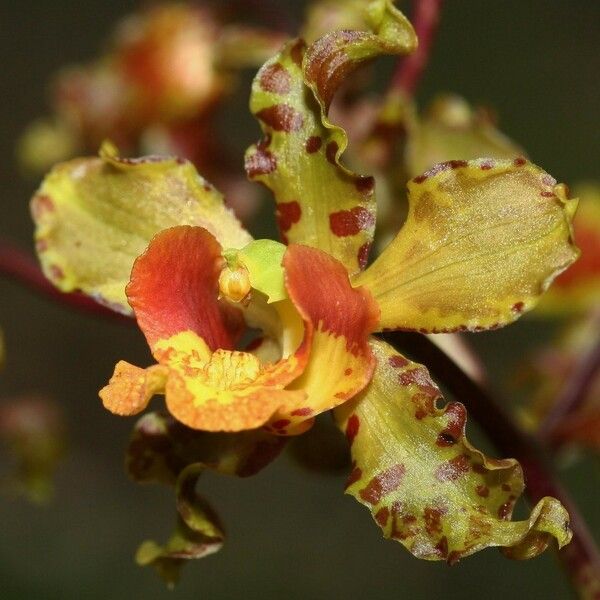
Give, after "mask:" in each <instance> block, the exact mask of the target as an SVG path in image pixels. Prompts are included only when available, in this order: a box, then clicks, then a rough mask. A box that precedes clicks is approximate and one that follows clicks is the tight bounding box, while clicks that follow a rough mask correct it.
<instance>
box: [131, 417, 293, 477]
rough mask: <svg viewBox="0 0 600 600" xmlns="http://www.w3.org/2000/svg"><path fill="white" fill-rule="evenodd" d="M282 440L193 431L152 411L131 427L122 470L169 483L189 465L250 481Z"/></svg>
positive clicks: (280, 446) (259, 432)
mask: <svg viewBox="0 0 600 600" xmlns="http://www.w3.org/2000/svg"><path fill="white" fill-rule="evenodd" d="M286 441H287V438H285V437H280V436H274V435H271V434H269V433H267V432H266V431H264V430H262V429H255V430H253V431H243V432H240V433H235V434H233V433H209V432H206V431H196V430H194V429H190V428H189V427H186V426H185V425H182V424H181V423H179V421H177V420H175V419H174V418H173V417H172V416H171V415H169V414H168V413H166V412H151V413H148V414H146V415H144V416H143V417H141V418H140V419H139V420H138V422H137V423H136V425H135V428H134V431H133V434H132V436H131V440H130V442H129V447H128V448H127V458H126V468H127V473H128V474H129V476H130V477H131V478H132V479H133V480H135V481H137V482H139V483H163V484H167V485H174V484H175V482H176V480H177V477H178V476H179V474H180V473H181V471H182V470H183V469H184V468H186V467H187V466H189V465H191V464H194V463H196V464H198V463H199V464H202V465H203V467H204V468H205V469H208V470H210V471H215V472H217V473H221V474H224V475H235V476H237V477H249V476H251V475H255V474H256V473H258V472H259V471H261V470H262V469H263V468H264V467H266V466H267V465H268V464H270V463H271V462H272V461H273V460H275V458H277V456H279V454H280V452H281V451H282V450H283V447H284V446H285V443H286Z"/></svg>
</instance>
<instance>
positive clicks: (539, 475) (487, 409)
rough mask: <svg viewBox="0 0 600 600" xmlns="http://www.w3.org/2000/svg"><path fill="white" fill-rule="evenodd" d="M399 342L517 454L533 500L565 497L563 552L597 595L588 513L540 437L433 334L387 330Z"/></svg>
mask: <svg viewBox="0 0 600 600" xmlns="http://www.w3.org/2000/svg"><path fill="white" fill-rule="evenodd" d="M382 337H383V339H385V340H386V341H387V342H389V343H390V344H392V346H394V347H395V348H404V349H406V351H407V354H409V355H410V356H411V357H413V358H415V359H416V360H418V361H419V362H422V363H424V364H426V365H427V367H428V368H429V370H430V371H431V372H432V374H433V376H434V378H435V379H437V380H438V381H439V382H441V383H442V384H443V385H444V386H445V387H446V388H447V389H448V390H449V391H450V393H451V394H452V395H453V396H455V397H456V398H458V399H460V401H461V402H462V403H463V404H464V405H465V406H466V408H467V410H468V411H469V413H470V414H471V416H472V417H473V418H474V419H475V420H476V421H477V423H479V425H480V426H481V427H482V428H483V430H484V431H485V433H486V435H487V436H488V437H489V439H490V440H491V442H492V443H493V444H494V445H495V446H496V447H497V449H498V450H499V451H500V452H501V453H502V454H504V455H510V456H514V457H515V458H516V459H517V460H518V461H519V462H520V463H521V466H522V467H523V472H524V474H525V480H526V482H527V487H526V493H527V495H528V496H529V499H530V500H531V502H533V503H534V504H535V503H537V502H538V501H539V500H541V499H542V498H543V497H544V496H553V497H555V498H557V499H558V500H560V501H561V502H562V503H563V505H564V506H565V507H566V508H567V510H568V511H569V514H570V516H571V528H572V530H573V539H572V541H571V543H570V544H568V545H567V546H566V547H565V548H563V549H562V550H560V551H559V552H558V556H559V558H560V561H561V563H562V565H563V567H564V569H565V571H566V573H567V575H568V577H569V578H570V580H571V583H572V584H573V586H574V588H575V589H576V590H577V591H578V593H579V594H580V595H581V596H582V597H586V598H596V597H598V596H597V595H594V594H597V593H598V590H600V553H599V552H598V549H597V548H596V545H595V542H594V540H593V538H592V536H591V535H590V533H589V531H588V528H587V525H586V523H585V521H584V519H583V518H582V517H581V515H580V514H579V512H578V510H577V507H576V506H575V504H574V503H573V501H572V500H571V498H570V496H569V495H568V493H567V492H566V491H565V490H564V489H563V487H562V485H561V484H560V483H559V482H558V481H557V480H556V477H555V476H554V473H553V472H552V469H551V468H550V467H549V465H548V463H547V459H546V457H545V455H544V453H543V452H542V450H541V447H540V446H539V445H538V443H537V441H536V440H535V439H534V438H533V437H531V436H529V435H528V434H526V433H525V432H524V431H522V430H521V429H520V428H519V427H518V426H517V425H516V424H515V422H514V421H513V419H512V418H511V416H510V415H509V414H508V413H507V412H506V411H505V410H504V408H503V406H506V404H501V403H499V402H498V401H497V400H496V399H494V398H493V397H492V396H491V395H490V394H489V393H488V392H487V391H486V390H484V389H483V388H482V387H481V386H480V385H479V384H478V383H476V382H475V381H473V380H472V379H471V378H470V377H469V376H468V375H466V374H465V373H464V372H463V371H462V370H461V369H460V367H458V366H457V365H456V364H455V363H454V361H453V360H452V359H451V358H449V357H448V356H447V355H446V354H445V353H444V352H443V351H442V350H441V349H440V348H438V347H437V346H436V345H435V344H434V343H433V342H432V341H431V340H429V339H428V338H426V337H425V336H423V335H420V334H417V333H404V332H402V333H401V332H393V333H386V334H383V335H382Z"/></svg>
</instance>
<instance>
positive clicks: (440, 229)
mask: <svg viewBox="0 0 600 600" xmlns="http://www.w3.org/2000/svg"><path fill="white" fill-rule="evenodd" d="M408 194H409V213H408V217H407V220H406V223H405V224H404V226H403V227H402V229H401V230H400V233H398V235H397V236H396V238H395V239H394V240H393V241H392V242H391V243H390V245H389V246H388V247H387V248H386V249H385V250H384V251H383V253H382V254H381V255H380V256H379V258H378V259H377V260H376V261H375V262H374V263H373V264H372V265H371V266H370V267H369V268H368V269H367V270H366V271H365V272H364V273H361V274H360V275H358V276H357V277H356V279H355V280H354V283H355V284H356V285H364V286H365V287H366V288H367V289H369V290H370V291H371V293H372V294H373V296H374V297H375V299H376V300H377V302H378V303H379V306H380V308H381V322H380V328H381V329H407V330H417V331H421V332H423V333H448V332H451V331H457V330H470V331H478V330H481V329H491V328H496V327H501V326H503V325H506V324H508V323H510V322H512V321H514V320H515V319H517V318H518V317H519V316H520V315H521V314H522V313H523V312H524V311H527V310H530V309H531V308H533V307H534V306H535V304H536V303H537V302H538V300H539V297H540V295H541V294H542V293H543V292H544V291H545V290H546V289H547V288H548V286H549V285H550V283H551V282H552V280H553V279H554V278H555V277H556V276H557V275H558V274H559V273H561V272H562V271H564V270H565V269H566V268H567V267H568V266H569V265H570V264H571V263H573V262H574V261H575V260H576V258H577V256H578V250H577V248H576V247H575V245H574V243H573V239H572V228H571V222H572V219H573V215H574V212H575V209H576V207H577V200H573V199H569V198H568V196H567V190H566V186H564V185H562V184H560V185H556V181H555V180H554V179H553V178H552V177H551V176H550V175H548V174H547V173H545V172H544V171H543V170H542V169H540V168H539V167H536V166H535V165H533V164H531V163H529V162H528V161H526V160H525V159H524V158H517V159H515V160H514V161H506V160H502V161H500V160H499V161H495V160H492V159H478V160H471V161H463V160H459V161H451V162H448V163H441V164H439V165H436V166H435V167H434V168H433V169H431V170H430V171H428V172H426V173H424V174H423V175H420V176H419V177H415V178H414V179H412V180H411V181H410V182H409V184H408Z"/></svg>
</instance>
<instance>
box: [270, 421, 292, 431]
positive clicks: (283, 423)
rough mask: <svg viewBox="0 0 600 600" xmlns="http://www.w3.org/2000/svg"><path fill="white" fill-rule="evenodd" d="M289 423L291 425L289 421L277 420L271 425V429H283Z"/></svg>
mask: <svg viewBox="0 0 600 600" xmlns="http://www.w3.org/2000/svg"><path fill="white" fill-rule="evenodd" d="M290 423H291V421H290V420H289V419H279V421H275V422H274V423H273V427H275V429H284V428H285V427H287V426H288V425H289V424H290Z"/></svg>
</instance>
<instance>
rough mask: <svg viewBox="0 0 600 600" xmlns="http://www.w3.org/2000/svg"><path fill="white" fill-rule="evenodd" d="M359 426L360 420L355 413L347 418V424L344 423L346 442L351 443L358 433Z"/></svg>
mask: <svg viewBox="0 0 600 600" xmlns="http://www.w3.org/2000/svg"><path fill="white" fill-rule="evenodd" d="M359 427H360V420H359V418H358V417H357V416H356V415H352V416H351V417H350V418H349V419H348V424H347V425H346V438H347V439H348V442H349V443H350V444H351V443H352V442H353V441H354V438H355V437H356V434H357V433H358V429H359Z"/></svg>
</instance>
